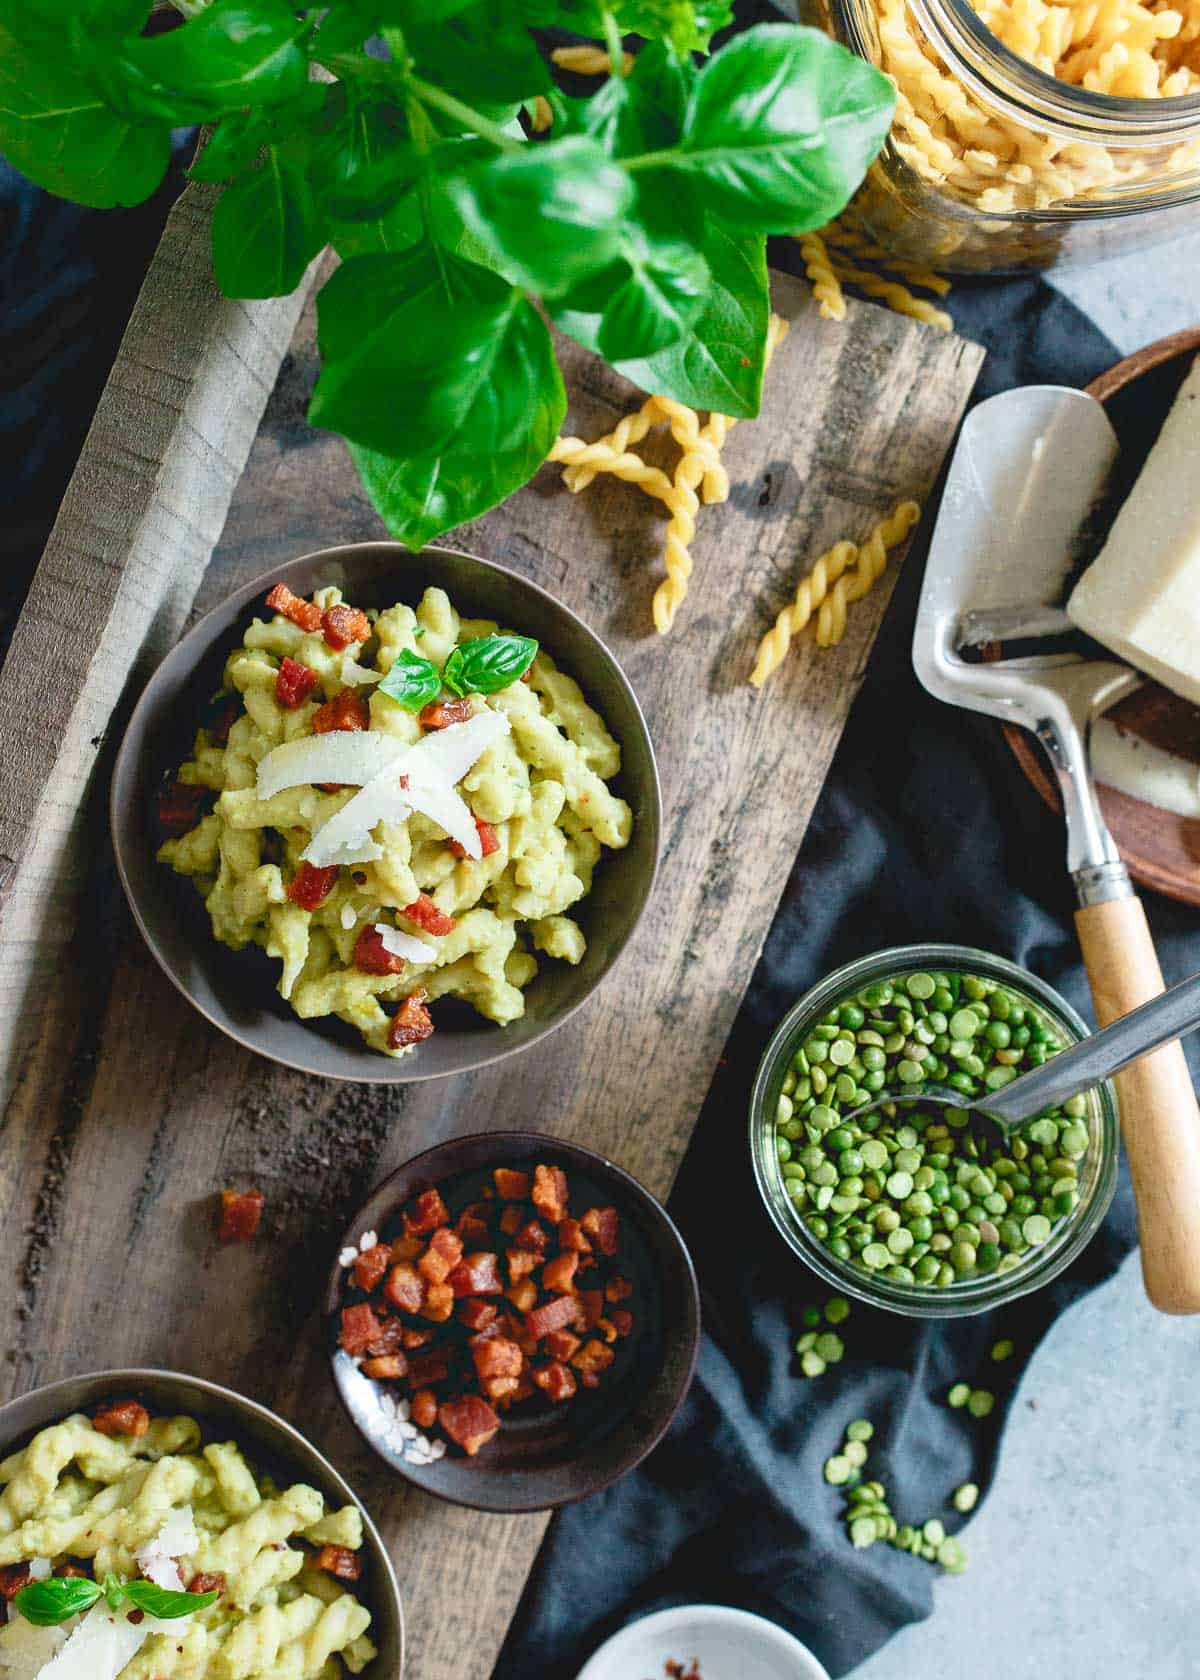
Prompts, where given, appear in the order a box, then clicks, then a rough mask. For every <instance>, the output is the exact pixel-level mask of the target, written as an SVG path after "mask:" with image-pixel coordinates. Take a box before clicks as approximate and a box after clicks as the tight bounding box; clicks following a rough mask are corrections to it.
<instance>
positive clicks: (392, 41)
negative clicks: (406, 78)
mask: <svg viewBox="0 0 1200 1680" xmlns="http://www.w3.org/2000/svg"><path fill="white" fill-rule="evenodd" d="M380 33H381V34H382V36H383V39H384V42H385V43H386V45H387V49H388V51H389V52H390V53H391V55H392V63H393V64H394V65H395V66H396V68H397V69H398V70H403V69H404V68H405V66H406V65H407V64H408V42H407V41H406V40H405V39H404V31H403V29H401V28H400V27H399V26H398V25H397V24H394V23H393V24H389V25H388V27H387V28H386V29H383V30H381V31H380Z"/></svg>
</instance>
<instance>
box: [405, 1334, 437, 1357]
mask: <svg viewBox="0 0 1200 1680" xmlns="http://www.w3.org/2000/svg"><path fill="white" fill-rule="evenodd" d="M436 1335H437V1331H436V1330H406V1331H405V1332H404V1350H405V1352H406V1353H411V1352H412V1351H413V1349H414V1348H423V1347H428V1346H429V1344H430V1342H431V1341H432V1340H433V1338H434V1337H435V1336H436Z"/></svg>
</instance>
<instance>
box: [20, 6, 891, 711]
mask: <svg viewBox="0 0 1200 1680" xmlns="http://www.w3.org/2000/svg"><path fill="white" fill-rule="evenodd" d="M176 9H177V10H178V11H179V12H181V13H183V15H184V21H183V22H182V23H180V24H179V25H178V27H176V28H175V29H172V30H169V31H166V32H156V33H155V34H153V35H147V34H146V33H145V30H144V25H145V23H146V20H147V16H148V14H149V12H150V10H151V0H74V4H72V5H64V4H63V3H62V0H22V3H21V4H9V5H7V6H4V5H0V14H2V16H0V152H3V153H4V155H5V156H6V157H7V158H8V160H9V161H10V162H11V163H13V164H14V165H15V166H16V167H17V168H18V169H20V170H21V171H22V172H23V173H24V174H26V175H27V176H29V177H30V178H31V179H32V180H34V181H36V182H37V183H38V184H39V185H41V186H43V187H45V188H47V189H49V191H51V192H54V193H58V194H59V195H61V196H62V197H65V198H70V199H73V200H75V202H76V203H80V204H87V205H92V206H94V207H96V208H111V207H114V206H120V205H133V204H138V203H140V202H142V201H143V200H144V199H146V198H148V197H150V195H151V194H152V193H153V192H154V191H155V190H156V189H157V187H158V186H159V183H160V182H161V180H162V178H163V175H164V173H165V171H166V169H167V166H168V163H169V161H170V156H171V131H172V129H174V128H178V127H179V126H180V125H183V124H193V123H203V124H206V125H208V133H209V135H210V138H209V140H208V142H207V146H206V149H205V150H204V152H203V153H202V154H201V156H200V158H199V159H198V160H197V162H196V163H195V164H194V165H193V167H192V174H193V176H194V177H195V178H196V179H199V180H203V181H207V182H221V183H224V185H225V191H224V193H223V195H222V197H221V198H220V200H219V201H218V204H217V207H216V211H215V213H214V216H213V220H212V244H213V263H214V267H215V271H216V277H217V282H218V284H219V285H220V287H221V289H222V290H223V291H224V292H225V294H226V295H227V296H230V297H246V298H265V297H272V296H278V295H283V294H286V293H288V292H290V291H291V290H292V289H293V288H294V287H295V286H296V284H297V282H298V281H299V280H300V278H301V276H302V275H303V273H304V271H305V269H306V267H307V266H308V264H309V262H310V261H311V259H312V258H313V256H314V255H315V254H316V253H317V252H318V251H319V250H320V249H321V248H322V247H323V246H325V245H327V244H328V245H332V246H333V247H334V249H335V250H336V251H337V253H338V255H339V256H340V257H341V258H342V262H341V264H340V266H339V267H337V268H335V269H334V270H333V272H332V274H331V277H330V278H329V279H328V280H327V281H326V282H325V284H324V286H323V288H322V291H321V294H320V299H319V303H318V327H319V341H320V350H321V375H320V378H319V380H318V381H317V385H316V389H315V391H314V393H313V399H312V404H311V407H310V409H309V419H310V421H311V422H312V423H314V424H316V425H319V426H324V427H326V428H328V429H329V430H332V431H335V432H338V433H340V434H341V435H342V436H343V437H345V438H346V439H347V441H348V442H349V444H350V450H351V455H352V457H353V459H354V462H355V464H356V466H357V468H358V471H359V474H360V476H361V477H362V480H363V483H364V486H365V488H366V492H367V495H368V496H369V497H370V500H371V502H372V503H373V505H374V507H375V508H376V510H377V512H378V513H379V515H380V517H381V518H382V519H383V521H384V523H385V524H386V525H387V526H388V528H389V529H390V530H391V532H392V534H393V535H394V536H396V537H398V538H400V540H401V541H402V542H405V543H407V544H408V546H409V547H410V548H414V549H415V548H420V547H421V546H422V545H423V544H424V543H426V542H429V541H430V540H431V539H432V538H433V537H435V536H437V535H438V534H439V533H440V532H442V531H446V530H449V529H451V528H452V527H454V526H457V525H462V524H463V523H465V522H466V521H467V520H470V519H475V518H477V517H478V516H479V515H480V514H482V513H484V512H486V510H487V509H488V508H489V507H493V506H494V505H495V504H496V502H498V501H500V500H501V499H502V498H503V497H505V496H507V495H509V494H510V493H511V492H512V491H514V490H516V489H517V488H518V487H519V486H520V485H522V484H524V483H525V482H526V480H527V479H529V478H531V477H532V476H533V474H534V473H535V472H536V471H537V470H538V468H539V467H540V466H541V464H542V462H543V461H544V460H545V457H546V454H547V452H548V450H549V449H550V447H551V445H552V444H553V442H554V440H555V438H556V437H557V435H558V433H559V430H560V428H561V425H562V421H563V418H564V414H565V411H566V394H565V391H564V389H563V381H562V376H561V373H560V370H559V367H558V362H557V358H556V355H555V348H554V342H553V340H552V338H551V336H550V330H549V326H548V324H547V319H546V317H547V316H549V317H550V318H551V320H552V321H553V322H554V323H555V324H556V325H557V326H558V327H559V328H560V329H561V330H562V331H563V332H566V333H568V334H570V335H571V336H572V337H574V338H576V339H578V340H579V342H580V343H582V344H583V345H585V346H586V347H587V348H589V349H593V350H596V351H598V352H599V354H600V355H602V356H603V357H604V358H605V359H606V360H607V361H608V362H610V363H611V364H612V365H613V366H615V367H616V368H618V370H619V371H621V372H622V373H624V374H626V375H627V376H628V377H629V378H631V379H632V380H633V381H634V382H635V383H636V384H639V385H642V386H643V387H644V389H646V390H648V391H660V392H662V393H663V394H664V395H666V396H669V397H674V398H675V399H677V400H678V401H680V402H684V403H688V404H690V405H691V406H692V407H693V408H703V409H716V410H717V411H719V412H720V413H723V414H729V415H734V416H741V417H743V418H745V417H749V416H752V415H754V414H756V413H757V412H758V407H759V399H760V393H761V386H762V375H763V367H764V362H765V352H766V342H767V324H768V313H769V302H768V295H767V281H766V266H765V261H764V251H765V242H766V235H767V234H769V233H803V232H805V231H807V230H809V229H813V228H819V227H821V226H823V224H824V223H826V222H828V221H830V220H831V219H832V218H833V217H835V216H836V215H838V214H839V213H840V211H841V210H842V209H843V208H844V206H845V205H846V204H847V203H848V202H849V200H850V198H851V196H852V195H853V193H854V192H855V191H856V190H857V188H858V186H859V184H860V183H861V181H862V179H863V176H864V174H865V172H866V170H867V167H868V165H869V164H870V162H871V160H872V159H873V158H874V157H875V155H876V154H877V152H878V151H879V149H880V146H881V145H882V143H883V140H884V138H885V136H886V134H887V132H888V127H889V124H890V121H891V117H892V112H893V110H894V107H895V101H896V92H895V88H894V87H893V86H892V84H891V82H890V81H889V80H888V78H887V77H886V76H884V75H882V74H881V73H880V71H878V70H877V69H875V67H874V66H873V65H871V64H870V63H868V62H867V60H866V59H865V58H862V57H858V56H856V55H855V54H854V53H852V52H850V51H848V50H847V49H846V48H845V47H842V46H840V45H839V44H838V43H837V42H835V41H834V40H832V39H831V38H830V37H829V36H828V35H825V34H823V33H822V32H821V31H819V30H817V29H812V28H806V27H802V26H800V25H793V24H784V23H774V24H760V25H758V26H756V27H755V28H752V29H747V30H743V31H741V32H739V33H735V34H734V35H733V36H732V38H730V39H728V40H727V41H725V43H724V44H723V45H722V46H721V47H720V48H719V49H718V50H717V51H716V52H712V53H711V55H710V43H711V40H712V37H713V35H714V32H716V31H719V30H722V29H724V27H725V26H726V25H727V24H728V23H730V22H731V20H732V15H733V8H732V5H731V3H730V0H536V3H535V0H387V3H386V4H382V3H380V0H366V3H364V0H338V3H337V4H334V5H330V4H329V3H328V0H322V3H321V4H319V5H307V4H304V0H299V3H296V4H293V3H291V0H205V3H204V4H203V5H200V4H195V3H189V0H176ZM559 28H564V29H567V30H569V31H571V32H572V33H573V34H576V35H584V36H590V37H592V38H598V37H602V38H603V39H604V40H605V41H606V43H607V44H608V47H609V50H610V52H611V53H612V54H613V56H614V64H615V73H614V74H613V75H612V76H610V77H608V78H607V79H606V80H603V81H601V82H599V83H598V84H597V86H596V90H595V91H594V92H593V93H592V94H591V95H590V96H589V97H586V98H574V97H568V96H567V95H565V94H563V93H562V92H561V91H560V90H559V89H558V88H557V87H556V86H555V82H554V76H553V71H552V66H551V64H550V63H549V61H548V55H547V52H546V50H545V45H544V43H543V41H542V38H541V32H542V31H543V30H545V29H559ZM379 35H382V38H383V41H384V44H385V46H386V49H387V51H388V53H389V55H390V58H389V60H386V61H381V59H380V57H379V56H378V49H377V48H375V49H374V50H372V51H369V50H368V41H369V40H370V41H374V39H375V38H376V37H378V36H379ZM633 37H640V38H641V39H640V41H633V42H632V44H633V45H634V46H635V47H636V54H635V61H634V64H633V67H632V69H631V70H629V73H628V74H623V73H622V72H623V70H624V65H623V63H617V62H616V60H618V59H619V58H620V48H621V46H622V45H623V44H628V43H630V42H631V38H633ZM314 65H316V66H320V67H322V68H323V69H325V70H327V71H329V72H331V73H332V77H331V79H328V80H322V81H317V80H315V79H314V78H313V76H312V74H311V72H312V69H313V66H314ZM538 100H545V101H548V103H549V107H550V109H551V112H552V116H553V121H552V124H551V127H550V130H549V132H548V133H547V134H544V135H537V136H534V135H531V134H529V133H528V132H527V131H528V129H529V126H530V124H529V121H528V116H529V113H530V111H531V110H532V109H533V107H534V102H535V101H538ZM543 109H544V107H543ZM522 113H524V115H522ZM462 657H463V659H465V658H466V655H465V654H464V655H463V656H462ZM455 664H456V668H457V665H458V661H456V662H455ZM406 680H407V681H408V686H406V687H403V688H402V691H401V697H400V703H401V704H402V705H407V704H409V703H410V699H411V698H412V697H414V696H415V692H416V688H415V685H414V684H413V683H412V681H411V678H410V679H406ZM485 680H487V681H490V680H491V676H490V673H485ZM508 680H511V678H509V679H508ZM397 682H398V683H399V682H400V678H399V677H398V678H397ZM385 692H389V690H387V689H385ZM481 692H488V690H481Z"/></svg>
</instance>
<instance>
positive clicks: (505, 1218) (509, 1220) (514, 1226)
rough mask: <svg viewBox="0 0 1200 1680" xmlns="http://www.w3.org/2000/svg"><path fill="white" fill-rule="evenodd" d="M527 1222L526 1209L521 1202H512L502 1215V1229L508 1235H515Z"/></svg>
mask: <svg viewBox="0 0 1200 1680" xmlns="http://www.w3.org/2000/svg"><path fill="white" fill-rule="evenodd" d="M524 1223H525V1209H524V1208H523V1207H522V1206H521V1205H520V1203H519V1202H510V1203H509V1205H508V1207H506V1208H505V1209H504V1210H503V1211H502V1212H501V1215H500V1230H501V1233H502V1234H503V1235H504V1236H506V1237H515V1236H516V1234H517V1232H518V1231H519V1230H520V1229H521V1226H522V1225H524Z"/></svg>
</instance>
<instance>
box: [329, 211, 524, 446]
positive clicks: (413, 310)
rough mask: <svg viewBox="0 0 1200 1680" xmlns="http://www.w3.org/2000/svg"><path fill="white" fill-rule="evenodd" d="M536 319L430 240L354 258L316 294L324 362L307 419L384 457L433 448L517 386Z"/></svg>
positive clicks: (515, 297)
mask: <svg viewBox="0 0 1200 1680" xmlns="http://www.w3.org/2000/svg"><path fill="white" fill-rule="evenodd" d="M531 316H532V317H533V319H534V320H536V319H537V316H536V313H535V312H534V310H533V309H532V306H531V305H530V304H528V303H527V302H526V301H525V299H524V298H523V297H522V296H521V294H520V293H519V292H517V291H515V290H514V289H513V287H511V286H509V285H506V284H505V282H504V281H503V280H501V279H500V278H499V277H498V276H496V275H494V274H490V273H489V272H488V271H487V270H486V269H483V268H478V267H476V266H475V265H474V264H472V263H464V262H461V261H459V259H458V258H456V257H453V256H451V255H450V253H449V252H446V251H437V250H435V249H434V248H433V246H432V245H430V244H429V242H428V241H425V242H424V243H423V244H421V245H419V246H418V247H416V248H415V249H414V250H412V251H405V252H402V253H399V254H387V255H374V256H365V257H353V258H351V259H350V261H348V262H344V263H343V264H342V266H341V267H340V268H339V269H338V270H337V272H336V273H335V274H334V275H333V276H332V277H331V278H330V279H329V280H328V281H327V282H326V284H325V286H324V287H323V288H322V290H321V294H320V296H319V298H318V299H317V341H318V344H319V347H320V351H321V361H322V367H321V377H320V378H319V379H318V381H317V387H316V390H315V391H314V392H313V397H312V402H311V404H310V405H309V411H308V417H309V419H310V420H311V421H312V422H313V424H314V425H317V426H325V427H327V428H328V429H329V430H331V431H335V432H341V434H342V435H343V437H348V438H352V439H353V440H354V441H355V442H356V443H363V444H366V446H367V447H368V448H370V449H378V450H382V451H383V452H384V453H385V454H389V455H393V456H398V457H403V456H407V455H413V454H420V453H423V452H425V451H433V450H436V449H437V448H439V447H440V445H442V444H443V443H445V442H446V441H447V440H448V439H449V438H451V437H452V436H453V435H455V433H456V432H457V431H458V430H459V428H460V427H461V426H462V425H463V424H464V423H465V422H466V420H467V418H468V416H469V415H470V414H471V412H472V410H473V409H474V408H475V406H476V404H477V403H483V404H485V405H486V403H487V401H488V392H489V390H490V391H491V393H492V395H493V399H494V400H499V397H500V394H501V393H503V392H505V391H506V390H507V389H509V387H510V385H512V384H516V385H520V383H521V380H520V369H519V368H517V367H510V365H509V357H510V356H511V355H514V354H518V353H519V347H520V343H521V339H522V337H523V335H524V334H526V333H527V332H528V330H529V318H530V317H531ZM496 443H497V446H498V447H503V443H502V441H501V440H499V439H497V440H496Z"/></svg>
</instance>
